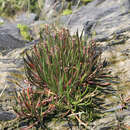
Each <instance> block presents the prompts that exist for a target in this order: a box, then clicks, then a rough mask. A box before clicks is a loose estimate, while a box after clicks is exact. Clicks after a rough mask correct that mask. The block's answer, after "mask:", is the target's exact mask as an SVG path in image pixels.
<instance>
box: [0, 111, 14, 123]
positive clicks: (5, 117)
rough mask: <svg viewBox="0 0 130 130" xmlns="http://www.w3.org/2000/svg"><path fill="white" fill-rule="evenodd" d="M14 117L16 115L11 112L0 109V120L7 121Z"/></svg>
mask: <svg viewBox="0 0 130 130" xmlns="http://www.w3.org/2000/svg"><path fill="white" fill-rule="evenodd" d="M15 118H16V115H15V114H14V113H12V112H7V111H1V112H0V121H9V120H13V119H15Z"/></svg>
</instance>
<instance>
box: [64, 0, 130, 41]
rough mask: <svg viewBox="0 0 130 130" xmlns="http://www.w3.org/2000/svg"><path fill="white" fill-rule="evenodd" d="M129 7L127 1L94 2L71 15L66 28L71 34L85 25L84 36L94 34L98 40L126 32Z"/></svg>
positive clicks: (100, 0)
mask: <svg viewBox="0 0 130 130" xmlns="http://www.w3.org/2000/svg"><path fill="white" fill-rule="evenodd" d="M129 5H130V4H129V1H128V0H123V1H122V0H116V1H114V0H94V1H93V2H90V3H89V4H87V5H86V6H82V7H81V8H79V9H78V10H77V11H76V12H75V13H74V14H73V16H72V17H71V20H70V23H69V26H68V28H69V29H70V30H71V32H72V34H73V33H75V32H76V30H77V28H78V30H79V31H81V30H82V29H83V28H84V25H86V23H87V26H85V32H86V35H87V34H88V33H91V34H93V32H96V36H95V38H100V39H101V38H106V37H109V36H110V35H112V34H113V33H115V32H119V31H122V30H124V31H126V30H127V29H128V28H129V26H130V21H129V19H130V9H129ZM64 19H65V17H64ZM66 19H67V17H66ZM62 22H63V21H62ZM90 27H91V28H90ZM126 28H127V29H126ZM125 29H126V30H125Z"/></svg>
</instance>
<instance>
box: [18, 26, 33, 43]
mask: <svg viewBox="0 0 130 130" xmlns="http://www.w3.org/2000/svg"><path fill="white" fill-rule="evenodd" d="M17 28H18V29H19V30H20V34H21V36H22V37H23V39H24V40H28V41H32V40H33V38H32V37H31V35H30V33H29V32H30V28H29V27H28V26H27V25H23V24H17Z"/></svg>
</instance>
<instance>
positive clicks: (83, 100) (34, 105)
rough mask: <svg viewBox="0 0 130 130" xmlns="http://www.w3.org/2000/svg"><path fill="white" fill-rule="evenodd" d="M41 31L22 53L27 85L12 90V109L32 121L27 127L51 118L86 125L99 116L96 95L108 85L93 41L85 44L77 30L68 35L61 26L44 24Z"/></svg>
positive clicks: (43, 125)
mask: <svg viewBox="0 0 130 130" xmlns="http://www.w3.org/2000/svg"><path fill="white" fill-rule="evenodd" d="M41 34H42V35H43V36H44V39H42V37H41V41H40V42H39V44H36V45H34V47H33V49H32V50H31V52H27V53H26V56H25V57H24V65H25V73H26V78H27V89H25V88H23V89H22V91H21V92H16V104H17V105H16V106H15V107H14V111H15V112H16V113H17V114H18V115H19V118H20V119H21V120H26V121H27V120H28V121H31V122H32V124H31V125H30V126H28V128H31V127H33V126H34V125H40V127H41V128H43V127H44V128H43V129H45V126H46V123H47V122H48V121H51V120H52V119H53V118H57V119H64V118H69V119H71V120H73V121H76V122H77V123H78V124H79V125H81V126H84V127H86V125H87V124H88V123H89V122H90V121H93V120H94V119H96V118H97V117H98V116H99V115H98V111H99V107H100V100H101V99H100V100H98V98H99V96H100V95H102V94H103V92H104V87H107V86H109V85H110V83H109V82H106V80H105V79H106V78H107V80H108V79H109V75H108V73H107V71H106V70H105V66H106V61H103V62H101V60H100V56H101V52H98V53H97V52H96V48H97V45H96V43H95V42H94V41H91V42H90V43H87V44H89V45H88V46H86V41H84V40H83V38H82V34H81V36H79V34H78V32H77V33H76V35H74V36H71V35H70V33H69V31H68V30H67V29H65V28H62V29H61V30H58V29H56V28H55V27H48V26H45V28H44V29H43V30H42V31H41ZM17 85H19V86H20V87H22V86H21V85H20V84H19V83H17ZM33 86H36V88H35V89H33ZM101 103H102V101H101Z"/></svg>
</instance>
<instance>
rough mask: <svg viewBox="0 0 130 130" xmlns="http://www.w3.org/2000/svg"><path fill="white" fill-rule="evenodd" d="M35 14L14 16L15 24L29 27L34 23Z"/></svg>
mask: <svg viewBox="0 0 130 130" xmlns="http://www.w3.org/2000/svg"><path fill="white" fill-rule="evenodd" d="M35 17H36V14H34V13H22V14H19V15H17V16H16V18H15V22H16V23H20V24H25V25H30V24H32V23H33V22H34V20H35Z"/></svg>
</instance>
